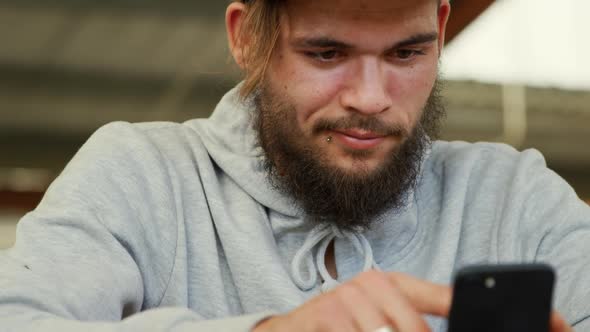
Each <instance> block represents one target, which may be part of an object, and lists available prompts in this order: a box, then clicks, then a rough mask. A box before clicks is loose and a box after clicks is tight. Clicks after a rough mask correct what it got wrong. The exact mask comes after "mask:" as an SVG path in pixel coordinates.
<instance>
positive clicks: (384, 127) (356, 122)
mask: <svg viewBox="0 0 590 332" xmlns="http://www.w3.org/2000/svg"><path fill="white" fill-rule="evenodd" d="M348 129H361V130H365V131H370V132H372V133H375V134H377V135H381V136H398V137H407V136H409V135H410V132H409V130H408V129H406V128H405V127H404V126H402V125H399V124H387V123H385V122H383V121H381V120H379V119H377V118H375V117H364V116H359V115H352V116H350V117H347V118H341V119H337V120H328V119H321V120H318V122H317V123H316V124H315V125H314V126H313V133H314V134H320V133H322V132H324V131H337V130H348Z"/></svg>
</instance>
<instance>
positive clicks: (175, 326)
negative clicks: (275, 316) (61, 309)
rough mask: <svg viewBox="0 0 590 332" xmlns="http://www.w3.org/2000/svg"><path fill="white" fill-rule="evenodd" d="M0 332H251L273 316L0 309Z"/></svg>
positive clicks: (183, 311)
mask: <svg viewBox="0 0 590 332" xmlns="http://www.w3.org/2000/svg"><path fill="white" fill-rule="evenodd" d="M0 312H1V313H0V331H2V332H4V331H10V332H12V331H15V332H16V331H19V332H45V331H62V332H79V331H84V332H115V331H116V332H123V331H125V332H126V331H129V332H132V331H153V332H184V331H186V332H189V331H190V332H201V331H202V332H209V331H232V332H250V331H252V330H253V328H254V326H255V325H256V324H257V323H258V322H259V321H261V320H262V319H264V318H266V317H268V316H269V315H270V314H271V313H258V314H252V315H245V316H236V317H228V318H222V319H214V320H204V319H203V318H202V317H201V316H200V315H199V314H197V313H195V312H193V311H191V310H189V309H186V308H161V309H154V310H150V311H146V312H142V313H139V314H136V315H133V316H131V317H129V318H127V319H125V320H122V321H119V322H82V321H76V320H68V319H64V318H60V317H57V316H54V315H51V314H49V313H45V312H41V311H37V310H34V309H31V308H24V307H21V308H19V307H15V306H12V307H4V308H3V307H2V306H0Z"/></svg>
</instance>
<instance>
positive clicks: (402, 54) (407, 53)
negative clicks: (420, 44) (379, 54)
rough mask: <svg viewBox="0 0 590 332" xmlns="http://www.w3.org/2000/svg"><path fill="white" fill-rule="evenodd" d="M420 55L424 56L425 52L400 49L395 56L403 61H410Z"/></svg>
mask: <svg viewBox="0 0 590 332" xmlns="http://www.w3.org/2000/svg"><path fill="white" fill-rule="evenodd" d="M418 55H424V52H422V51H419V50H413V49H399V50H396V51H395V56H396V57H397V58H398V59H401V60H409V59H411V58H413V57H415V56H418Z"/></svg>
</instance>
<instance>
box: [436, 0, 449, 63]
mask: <svg viewBox="0 0 590 332" xmlns="http://www.w3.org/2000/svg"><path fill="white" fill-rule="evenodd" d="M450 15H451V4H450V3H449V0H442V1H441V3H440V7H438V36H439V38H438V43H439V44H438V49H439V56H440V54H442V50H443V47H444V46H445V33H446V31H447V22H448V21H449V16H450Z"/></svg>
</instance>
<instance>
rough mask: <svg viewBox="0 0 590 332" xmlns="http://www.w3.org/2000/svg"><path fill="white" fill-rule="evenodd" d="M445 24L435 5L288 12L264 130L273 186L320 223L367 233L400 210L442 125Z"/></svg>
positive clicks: (261, 101) (261, 123)
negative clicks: (381, 217)
mask: <svg viewBox="0 0 590 332" xmlns="http://www.w3.org/2000/svg"><path fill="white" fill-rule="evenodd" d="M438 14H439V10H438V6H437V4H436V1H433V0H415V1H392V0H371V1H368V0H365V1H358V0H355V1H353V0H328V1H326V0H324V1H321V2H320V1H313V0H298V1H287V3H286V7H285V10H284V12H283V15H282V20H281V31H280V37H279V43H278V45H277V49H276V51H275V52H274V54H273V57H272V59H271V63H270V67H269V70H268V72H267V77H266V80H265V82H264V84H263V86H262V88H261V89H260V91H259V93H258V94H257V97H256V98H255V101H256V106H257V108H258V120H257V129H258V132H259V136H260V141H261V145H262V147H263V148H264V150H265V152H266V155H267V157H268V164H267V166H268V170H269V173H271V174H272V178H273V179H274V180H275V183H277V184H278V186H279V187H281V188H282V189H284V190H285V191H287V192H288V193H289V194H291V195H292V196H294V197H295V198H296V200H297V201H299V202H300V203H301V204H302V205H303V208H304V209H305V210H306V211H307V212H308V214H310V215H311V216H313V217H314V218H315V219H318V220H320V221H324V222H336V223H338V224H340V225H342V226H346V227H349V226H359V225H361V226H366V225H368V223H369V222H370V220H372V219H373V218H374V217H375V216H376V215H378V214H379V213H380V212H382V211H383V210H384V209H386V208H392V207H396V206H401V205H402V202H403V199H404V194H405V193H407V191H408V190H409V189H410V188H411V187H412V185H413V184H414V183H415V180H416V177H417V174H418V172H419V171H418V167H419V162H420V159H421V157H422V153H423V151H424V150H425V148H426V145H427V144H426V142H427V141H428V134H429V132H428V130H429V128H430V129H432V128H433V127H435V126H433V124H434V123H435V122H437V121H436V120H437V119H438V118H439V117H440V115H441V113H442V112H441V108H440V104H439V103H437V102H436V101H437V95H436V94H435V93H433V91H436V89H434V87H435V82H436V78H437V73H438V56H439V52H440V47H439V38H438V37H439V35H440V34H441V30H440V26H441V22H442V21H441V16H440V15H438ZM444 19H446V18H444Z"/></svg>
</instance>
